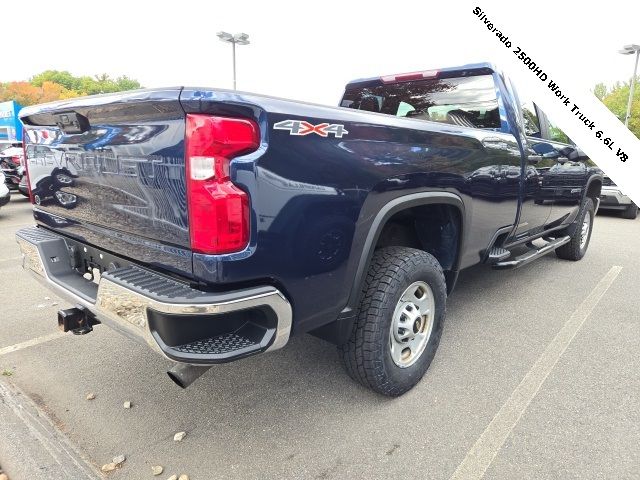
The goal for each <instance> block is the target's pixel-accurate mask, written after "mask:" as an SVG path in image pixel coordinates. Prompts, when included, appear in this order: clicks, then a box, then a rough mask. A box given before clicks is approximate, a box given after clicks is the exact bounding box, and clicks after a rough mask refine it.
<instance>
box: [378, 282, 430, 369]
mask: <svg viewBox="0 0 640 480" xmlns="http://www.w3.org/2000/svg"><path fill="white" fill-rule="evenodd" d="M435 310H436V302H435V299H434V296H433V291H432V290H431V287H430V286H429V285H428V284H427V283H425V282H414V283H412V284H411V285H409V286H408V287H407V289H406V290H405V291H404V292H403V293H402V295H400V299H399V300H398V304H397V305H396V308H395V310H394V312H393V318H392V319H391V330H390V332H389V346H390V349H391V358H392V359H393V363H395V364H396V365H397V366H399V367H400V368H407V367H410V366H411V365H413V364H414V363H416V362H417V361H418V359H419V358H420V356H421V355H422V352H424V349H425V347H426V346H427V343H429V338H430V337H431V332H432V331H433V319H434V315H435Z"/></svg>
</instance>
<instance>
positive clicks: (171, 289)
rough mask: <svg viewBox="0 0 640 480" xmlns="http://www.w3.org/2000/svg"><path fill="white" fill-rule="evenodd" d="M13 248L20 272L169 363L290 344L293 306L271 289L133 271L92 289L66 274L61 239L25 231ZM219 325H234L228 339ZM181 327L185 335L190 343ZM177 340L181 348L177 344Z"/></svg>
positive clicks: (107, 275)
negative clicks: (210, 287) (200, 285)
mask: <svg viewBox="0 0 640 480" xmlns="http://www.w3.org/2000/svg"><path fill="white" fill-rule="evenodd" d="M16 240H17V242H18V244H19V246H20V250H21V252H22V257H23V267H24V268H25V270H28V271H29V272H30V273H32V274H33V276H34V277H35V278H36V279H38V280H39V281H40V282H42V283H43V284H44V285H46V286H47V287H48V288H49V289H51V290H52V291H54V292H55V293H56V294H57V295H58V296H60V297H61V298H64V299H65V300H67V301H69V302H70V303H72V304H78V305H81V306H83V307H84V308H86V309H87V310H89V311H90V312H91V313H92V314H93V315H95V317H96V318H97V319H98V320H99V321H100V322H101V323H104V324H106V325H108V326H111V327H113V328H114V329H116V330H118V331H120V332H122V333H124V334H125V335H127V336H128V337H130V338H133V339H135V340H138V341H143V342H144V343H146V344H147V345H149V346H150V347H151V348H152V349H154V350H155V351H157V352H159V353H161V354H163V355H164V356H166V357H167V358H170V359H172V360H175V361H178V362H182V363H190V364H195V365H206V364H213V363H221V362H227V361H231V360H234V359H236V358H240V357H244V356H247V355H251V354H255V353H260V352H265V351H270V350H276V349H278V348H281V347H283V346H284V345H285V344H286V343H287V342H288V340H289V335H290V332H291V318H292V310H291V305H290V304H289V302H288V301H287V299H286V298H285V296H284V295H283V294H282V293H281V292H280V291H279V290H278V289H276V288H274V287H272V286H264V287H255V288H251V289H245V290H235V291H230V292H224V293H219V292H216V293H211V292H204V291H201V290H196V289H194V288H192V287H190V286H189V285H188V284H186V283H182V282H178V281H176V280H174V279H172V278H169V277H166V276H164V275H160V274H158V273H156V272H153V271H150V270H147V269H144V268H142V267H139V266H136V265H129V266H127V267H124V268H118V269H115V270H113V271H108V272H104V273H103V274H102V275H101V276H100V279H99V282H98V283H97V284H96V283H94V282H92V281H90V280H87V279H85V278H83V276H82V275H81V274H80V273H78V272H77V271H76V270H74V269H73V268H71V264H70V261H69V257H68V247H67V243H66V242H65V237H62V236H60V235H57V234H55V233H52V232H50V231H48V230H46V229H44V228H39V227H28V228H24V229H21V230H19V231H18V232H17V233H16ZM231 318H232V320H230V319H231ZM154 322H155V324H154ZM224 322H226V323H229V322H231V323H229V326H228V329H232V331H225V328H226V327H225V326H224V325H225V323H224ZM245 325H249V327H248V328H245ZM181 326H184V327H185V328H189V329H190V333H189V334H187V335H186V337H189V336H190V338H186V337H185V334H184V332H180V328H181ZM243 329H244V330H243ZM167 331H168V332H172V333H171V334H167V333H166V332H167ZM199 332H201V333H199ZM211 332H215V333H214V334H211ZM245 336H247V338H244V337H245ZM168 337H170V338H168ZM176 338H182V341H184V343H180V342H178V343H180V344H179V345H178V344H176V340H175V339H176ZM185 338H186V340H185Z"/></svg>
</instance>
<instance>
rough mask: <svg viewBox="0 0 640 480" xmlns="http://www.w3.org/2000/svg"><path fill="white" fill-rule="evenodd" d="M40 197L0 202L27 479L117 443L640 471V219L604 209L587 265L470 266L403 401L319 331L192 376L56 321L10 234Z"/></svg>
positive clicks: (211, 453) (231, 469) (94, 472)
mask: <svg viewBox="0 0 640 480" xmlns="http://www.w3.org/2000/svg"><path fill="white" fill-rule="evenodd" d="M30 210H31V209H30V205H29V203H28V201H27V200H26V199H24V198H22V197H21V196H19V195H14V196H13V198H12V201H11V202H10V204H9V205H7V206H6V207H3V208H2V209H0V228H1V232H2V234H1V235H0V282H1V284H0V285H1V291H2V303H1V305H2V313H1V314H0V315H1V318H2V322H1V330H0V332H1V333H0V372H2V375H1V376H0V394H1V395H2V399H3V401H2V403H0V464H1V465H2V467H3V468H5V470H6V471H7V473H9V475H10V476H11V479H12V480H20V479H29V480H37V479H40V478H100V477H101V476H102V475H103V474H101V473H99V469H100V467H101V466H102V465H103V464H106V463H109V462H111V459H112V458H113V457H114V456H116V455H120V454H123V455H125V456H126V461H125V462H124V464H123V465H122V468H120V469H118V470H116V471H114V472H111V473H109V474H107V475H105V476H106V477H108V478H112V479H145V478H162V479H166V478H168V477H170V475H172V474H174V473H175V474H180V473H186V474H188V475H189V478H190V479H191V480H200V479H218V478H220V479H222V478H261V479H270V478H274V479H276V478H277V479H281V478H301V479H306V478H318V479H354V478H366V479H387V478H430V479H431V478H433V479H449V478H451V477H452V476H453V477H454V478H479V477H481V476H482V475H484V478H488V479H493V478H495V479H513V478H536V479H542V478H554V479H555V478H640V448H639V445H640V312H639V307H640V302H639V292H640V242H638V239H639V238H640V221H631V220H623V219H620V218H618V217H616V216H613V215H599V216H598V217H597V219H596V223H595V227H594V233H593V237H592V241H591V246H590V250H589V252H588V253H587V255H586V257H585V258H584V260H582V261H580V262H576V263H573V262H568V261H561V260H558V259H557V258H556V257H555V255H553V254H552V255H548V256H546V257H545V258H543V259H541V260H539V261H537V262H534V263H532V264H530V265H528V266H525V267H523V268H521V269H519V270H514V271H493V270H491V269H490V268H488V267H485V266H480V267H475V268H472V269H470V270H468V271H465V272H463V273H462V274H461V276H460V281H459V283H458V286H457V289H456V291H455V293H454V294H453V295H452V296H451V298H450V301H449V304H448V313H447V324H446V326H445V330H444V334H443V337H442V342H441V344H440V348H439V351H438V354H437V355H436V358H435V360H434V362H433V364H432V366H431V368H430V370H429V372H428V373H427V375H426V376H425V378H424V379H423V381H422V382H421V383H420V384H419V385H418V386H417V387H416V388H415V389H413V390H412V391H410V392H409V393H408V394H406V395H404V396H403V397H401V398H398V399H388V398H384V397H382V396H378V395H376V394H374V393H372V392H371V391H369V390H366V389H364V388H362V387H360V386H359V385H357V384H356V383H354V382H353V381H351V379H350V378H349V377H348V376H347V375H346V373H345V372H344V371H343V369H342V366H341V365H340V363H339V360H338V357H337V355H336V351H335V347H333V346H332V345H330V344H327V343H324V342H323V341H321V340H318V339H316V338H314V337H311V336H304V337H295V338H292V340H291V341H290V344H289V345H288V346H287V347H286V348H284V349H283V350H280V351H277V352H274V353H270V354H267V355H263V356H257V357H252V358H248V359H245V360H242V361H239V362H236V363H232V364H227V365H222V366H216V367H214V368H212V369H211V370H209V372H207V373H206V374H205V375H204V376H203V377H202V378H201V379H199V380H198V381H197V382H196V383H194V384H193V385H192V386H191V387H189V388H188V389H187V390H180V389H179V388H178V387H177V386H175V385H174V384H173V383H172V382H170V381H169V379H168V378H167V375H166V373H165V372H166V369H167V367H168V366H169V365H170V362H168V361H165V360H164V359H162V358H160V357H159V356H158V355H156V354H154V353H152V352H151V351H150V350H149V349H148V348H147V347H145V346H142V345H138V344H136V343H134V342H132V341H130V340H128V339H127V338H124V337H122V336H120V335H119V334H117V333H115V332H113V331H111V330H109V329H108V328H106V327H104V326H97V327H96V328H95V330H94V332H93V333H91V334H89V335H85V336H74V335H71V334H64V335H63V334H58V333H57V332H58V330H57V324H56V312H57V310H58V309H59V308H63V307H65V304H64V302H62V301H61V300H59V299H57V298H55V297H54V296H53V295H52V294H51V293H50V292H49V291H48V290H46V289H45V288H44V287H42V286H40V285H39V284H38V283H37V282H36V281H35V280H33V279H32V278H31V277H30V276H28V275H27V274H26V273H24V272H23V271H22V267H21V259H20V255H19V251H18V247H17V245H16V243H15V240H14V232H15V231H16V230H17V229H19V228H20V227H22V226H25V225H29V224H31V223H32V221H31V212H30ZM88 393H94V394H95V399H94V400H87V399H86V396H87V394H88ZM125 401H130V402H132V408H131V409H125V408H123V402H125ZM180 431H185V432H186V437H185V438H184V440H182V441H181V442H175V441H174V439H173V437H174V434H175V433H176V432H180ZM154 465H162V466H163V467H164V472H163V474H162V475H161V476H160V477H153V476H152V473H151V467H152V466H154Z"/></svg>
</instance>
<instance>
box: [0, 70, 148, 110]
mask: <svg viewBox="0 0 640 480" xmlns="http://www.w3.org/2000/svg"><path fill="white" fill-rule="evenodd" d="M136 88H142V85H140V82H138V81H137V80H134V79H132V78H129V77H127V76H125V75H123V76H120V77H116V78H111V77H110V76H109V75H107V74H106V73H103V74H100V75H94V76H93V77H90V76H80V77H76V76H74V75H72V74H71V73H69V72H67V71H60V70H46V71H44V72H42V73H39V74H37V75H34V76H33V77H31V78H30V79H29V80H26V81H17V82H6V83H0V102H4V101H8V100H15V101H16V102H18V103H19V104H20V105H23V106H26V105H34V104H37V103H45V102H53V101H55V100H64V99H66V98H73V97H81V96H83V95H95V94H97V93H112V92H122V91H124V90H135V89H136Z"/></svg>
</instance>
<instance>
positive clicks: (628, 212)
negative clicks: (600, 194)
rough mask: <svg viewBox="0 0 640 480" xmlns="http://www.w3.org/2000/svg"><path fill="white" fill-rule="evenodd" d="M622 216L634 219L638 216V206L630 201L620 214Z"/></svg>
mask: <svg viewBox="0 0 640 480" xmlns="http://www.w3.org/2000/svg"><path fill="white" fill-rule="evenodd" d="M620 216H621V217H622V218H627V219H629V220H635V219H636V218H637V217H638V206H637V205H636V204H635V203H631V205H629V206H628V207H627V208H626V209H625V210H623V211H622V214H621V215H620Z"/></svg>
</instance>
